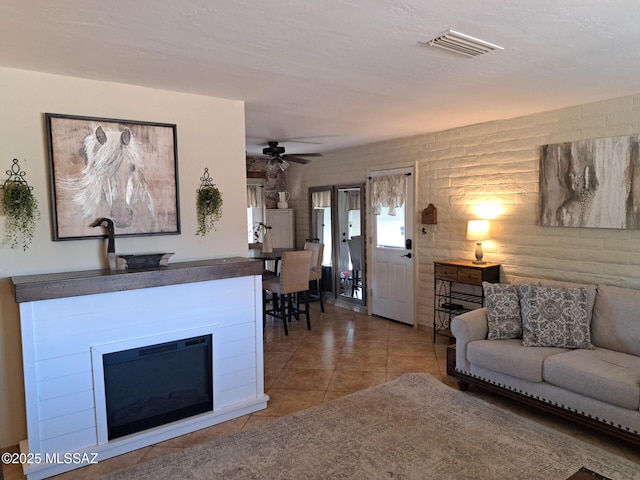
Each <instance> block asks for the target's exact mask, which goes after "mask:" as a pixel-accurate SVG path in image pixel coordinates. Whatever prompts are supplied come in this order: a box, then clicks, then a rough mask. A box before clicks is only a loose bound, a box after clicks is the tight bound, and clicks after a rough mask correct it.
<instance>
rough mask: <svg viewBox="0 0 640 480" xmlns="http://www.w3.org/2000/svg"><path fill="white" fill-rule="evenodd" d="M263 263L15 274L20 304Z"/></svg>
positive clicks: (225, 273) (236, 260)
mask: <svg viewBox="0 0 640 480" xmlns="http://www.w3.org/2000/svg"><path fill="white" fill-rule="evenodd" d="M261 274H262V262H261V261H259V260H251V259H248V258H243V257H230V258H218V259H211V260H199V261H193V262H182V263H173V264H171V263H170V264H169V265H167V266H166V267H158V268H141V269H135V270H116V271H110V270H85V271H80V272H61V273H46V274H41V275H24V276H18V277H11V281H12V282H13V291H14V297H15V300H16V302H17V303H22V302H34V301H38V300H51V299H54V298H65V297H77V296H80V295H92V294H97V293H107V292H120V291H123V290H136V289H140V288H149V287H162V286H167V285H179V284H183V283H194V282H204V281H207V280H219V279H223V278H233V277H244V276H248V275H261Z"/></svg>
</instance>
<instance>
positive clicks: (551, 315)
mask: <svg viewBox="0 0 640 480" xmlns="http://www.w3.org/2000/svg"><path fill="white" fill-rule="evenodd" d="M518 288H519V290H520V308H521V309H522V326H523V335H522V343H523V345H524V346H525V347H563V348H592V347H591V332H590V325H589V321H588V315H587V289H586V288H584V287H577V288H550V287H541V286H536V285H518Z"/></svg>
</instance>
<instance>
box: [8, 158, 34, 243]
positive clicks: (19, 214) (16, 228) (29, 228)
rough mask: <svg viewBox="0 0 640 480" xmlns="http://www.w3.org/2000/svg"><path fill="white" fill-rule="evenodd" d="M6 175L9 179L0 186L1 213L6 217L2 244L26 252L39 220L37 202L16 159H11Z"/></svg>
mask: <svg viewBox="0 0 640 480" xmlns="http://www.w3.org/2000/svg"><path fill="white" fill-rule="evenodd" d="M6 173H7V175H9V178H7V180H5V182H4V185H2V186H0V188H1V189H2V203H1V204H2V211H3V213H4V214H5V215H6V219H5V238H4V243H5V244H7V245H9V247H11V248H17V247H18V246H21V247H22V250H25V251H26V250H27V249H28V248H29V245H31V242H32V240H33V236H34V234H35V231H36V222H37V221H38V220H39V219H40V210H39V209H38V201H37V200H36V197H35V196H34V195H33V192H32V190H33V187H31V186H29V184H28V183H27V181H26V180H25V179H24V176H25V175H26V173H25V172H23V171H21V170H20V165H19V164H18V159H16V158H14V159H13V163H12V165H11V169H10V170H7V171H6Z"/></svg>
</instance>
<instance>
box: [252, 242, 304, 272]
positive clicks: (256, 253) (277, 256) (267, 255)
mask: <svg viewBox="0 0 640 480" xmlns="http://www.w3.org/2000/svg"><path fill="white" fill-rule="evenodd" d="M296 250H300V249H299V248H274V249H273V250H272V251H271V252H263V251H262V249H259V248H251V249H249V255H248V257H249V258H253V259H256V260H262V261H263V262H264V273H263V276H265V275H267V276H269V275H277V272H278V268H279V263H280V261H281V260H282V254H283V253H285V252H295V251H296ZM267 262H274V268H273V270H271V269H270V268H267Z"/></svg>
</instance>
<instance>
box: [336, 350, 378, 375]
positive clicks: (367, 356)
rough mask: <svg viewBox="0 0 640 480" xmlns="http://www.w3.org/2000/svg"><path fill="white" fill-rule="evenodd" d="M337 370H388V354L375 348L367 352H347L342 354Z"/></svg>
mask: <svg viewBox="0 0 640 480" xmlns="http://www.w3.org/2000/svg"><path fill="white" fill-rule="evenodd" d="M336 370H337V371H342V370H357V371H361V372H386V370H387V354H386V353H385V352H384V351H383V352H379V351H377V350H375V349H373V350H370V351H367V352H366V353H355V352H347V353H342V354H341V355H340V359H339V361H338V364H337V365H336Z"/></svg>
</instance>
